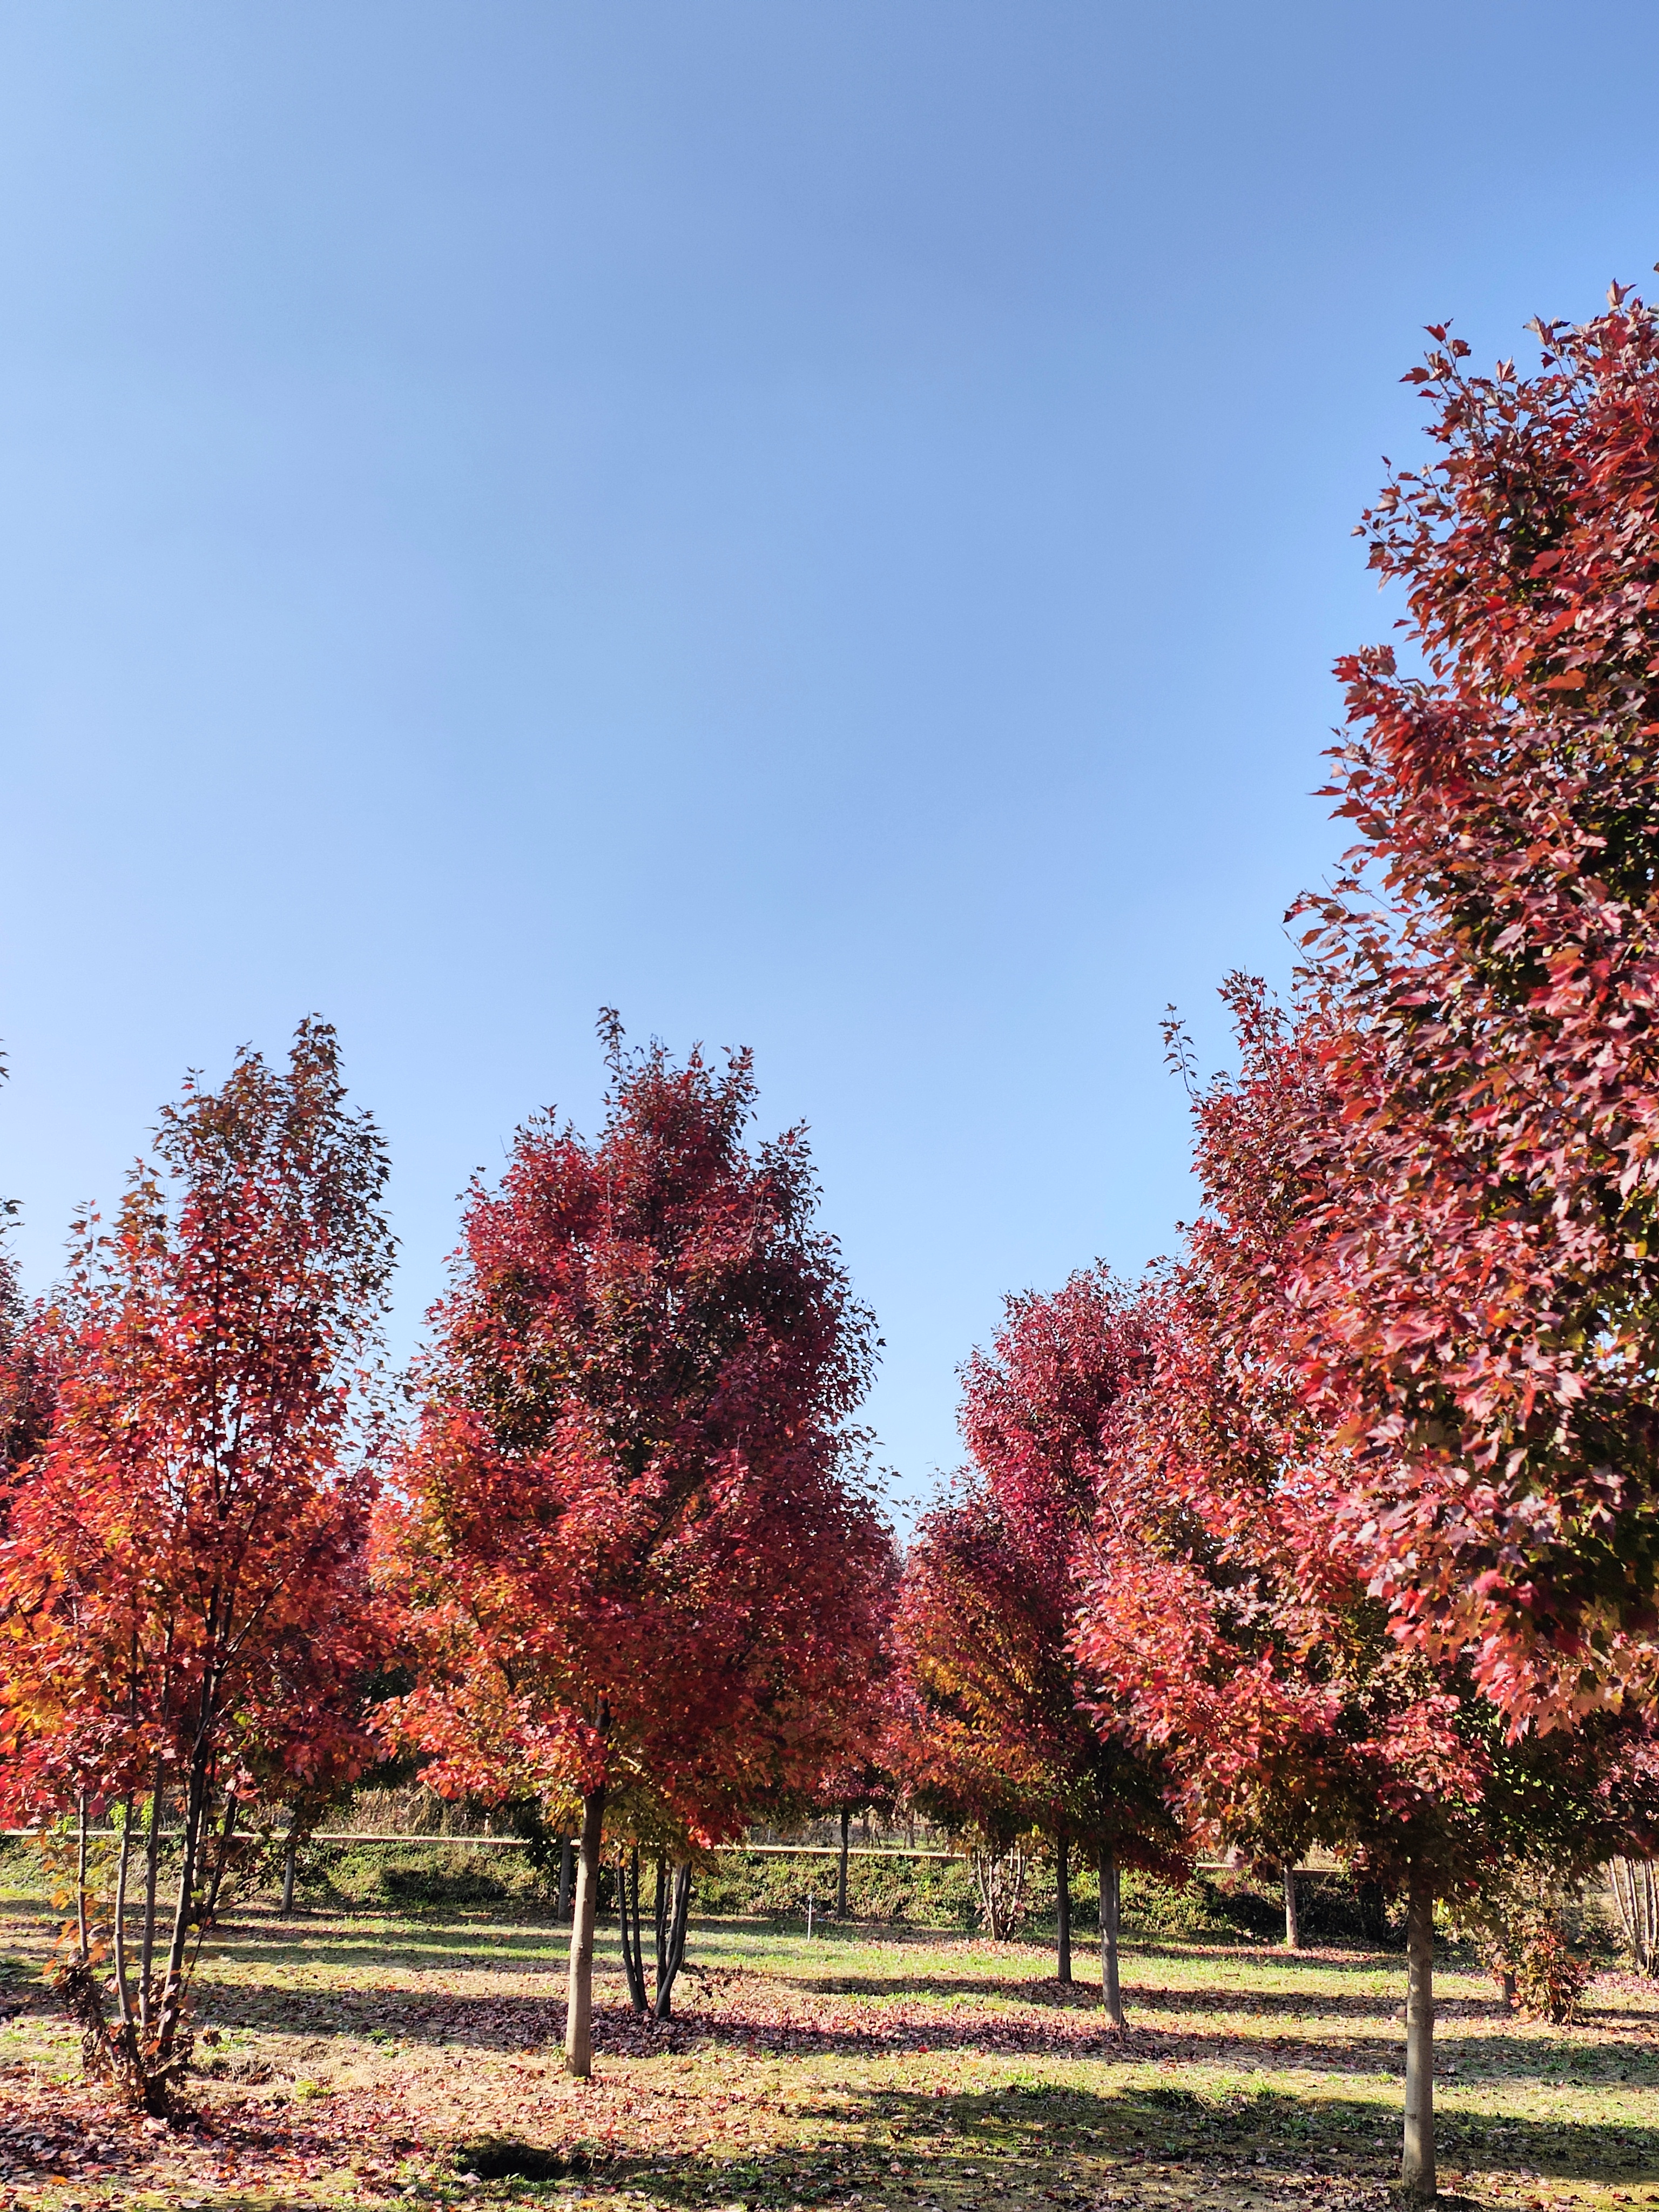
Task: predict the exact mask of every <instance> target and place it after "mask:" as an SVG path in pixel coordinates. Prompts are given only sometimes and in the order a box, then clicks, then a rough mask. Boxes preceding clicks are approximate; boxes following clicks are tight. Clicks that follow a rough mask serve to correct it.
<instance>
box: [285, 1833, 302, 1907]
mask: <svg viewBox="0 0 1659 2212" xmlns="http://www.w3.org/2000/svg"><path fill="white" fill-rule="evenodd" d="M299 1848H300V1847H299V1845H298V1844H296V1843H295V1839H294V1831H293V1829H292V1828H290V1829H289V1833H288V1841H287V1843H286V1844H284V1845H283V1906H282V1911H283V1919H284V1920H286V1919H287V1918H288V1917H289V1914H290V1913H291V1912H292V1911H293V1910H294V1880H295V1875H296V1874H297V1873H298V1871H299V1869H298V1865H297V1863H296V1862H297V1857H298V1852H299Z"/></svg>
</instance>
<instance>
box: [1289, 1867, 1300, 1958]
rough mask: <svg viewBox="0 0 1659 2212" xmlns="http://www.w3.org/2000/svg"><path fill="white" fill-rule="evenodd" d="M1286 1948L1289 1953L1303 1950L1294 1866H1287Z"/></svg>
mask: <svg viewBox="0 0 1659 2212" xmlns="http://www.w3.org/2000/svg"><path fill="white" fill-rule="evenodd" d="M1301 1948H1302V1929H1301V1925H1300V1923H1299V1922H1298V1921H1297V1911H1296V1869H1295V1868H1294V1867H1293V1866H1287V1867H1286V1868H1285V1949H1286V1950H1287V1951H1299V1950H1300V1949H1301Z"/></svg>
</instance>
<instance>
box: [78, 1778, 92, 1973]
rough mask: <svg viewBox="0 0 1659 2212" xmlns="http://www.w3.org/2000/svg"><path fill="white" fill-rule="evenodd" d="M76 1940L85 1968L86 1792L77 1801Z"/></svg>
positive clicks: (87, 1938) (87, 1941) (87, 1939)
mask: <svg viewBox="0 0 1659 2212" xmlns="http://www.w3.org/2000/svg"><path fill="white" fill-rule="evenodd" d="M75 1938H76V1957H77V1958H78V1959H79V1960H80V1961H81V1963H82V1966H84V1965H85V1964H86V1962H87V1957H88V1954H89V1952H90V1951H91V1949H92V1937H91V1931H90V1929H88V1926H87V1793H86V1791H85V1790H82V1791H81V1793H80V1795H79V1796H77V1797H76V1801H75Z"/></svg>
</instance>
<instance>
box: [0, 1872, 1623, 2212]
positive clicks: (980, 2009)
mask: <svg viewBox="0 0 1659 2212" xmlns="http://www.w3.org/2000/svg"><path fill="white" fill-rule="evenodd" d="M51 1934H52V1929H51V1926H50V1923H49V1920H48V1917H47V1916H46V1912H45V1911H44V1909H43V1908H42V1907H40V1905H38V1904H36V1903H33V1902H32V1901H31V1900H30V1899H27V1897H25V1896H23V1895H21V1894H19V1893H15V1892H14V1893H13V1894H12V1895H11V1897H10V1898H9V1900H8V1901H7V1902H6V1903H5V1904H4V1905H0V1957H9V1958H10V1959H12V1960H16V1961H18V1962H19V1963H18V1964H17V1965H15V1966H12V1967H11V1968H10V1969H9V1972H0V2019H4V2018H5V2017H6V2016H7V2015H15V2016H14V2017H13V2018H12V2020H11V2024H10V2025H9V2027H3V2028H0V2205H3V2204H6V2203H19V2204H27V2205H31V2206H33V2205H37V2204H38V2205H42V2206H52V2207H63V2208H64V2212H68V2208H71V2207H79V2208H82V2212H93V2208H94V2207H102V2206H105V2205H114V2204H118V2203H121V2204H127V2205H133V2206H179V2207H181V2208H185V2212H189V2208H192V2207H196V2206H198V2205H201V2206H205V2205H207V2204H210V2203H212V2204H215V2205H217V2204H222V2203H227V2204H228V2203H234V2204H241V2205H247V2206H250V2207H255V2206H257V2207H260V2208H272V2207H276V2206H284V2207H286V2206H299V2205H303V2204H311V2203H315V2204H341V2205H343V2204H347V2203H359V2204H363V2205H390V2204H392V2203H398V2204H401V2205H404V2206H408V2207H410V2208H411V2212H412V2208H413V2207H415V2206H416V2205H421V2206H438V2205H441V2206H460V2207H477V2208H479V2212H484V2208H487V2207H494V2206H496V2205H501V2204H505V2203H523V2204H558V2205H565V2204H573V2205H580V2206H585V2207H592V2208H598V2207H605V2208H611V2207H613V2206H614V2207H619V2206H622V2205H628V2206H630V2207H633V2208H636V2212H640V2209H641V2208H643V2207H646V2206H647V2205H648V2206H655V2207H659V2208H675V2212H691V2208H699V2212H702V2208H709V2207H732V2206H737V2205H742V2206H744V2207H747V2208H750V2212H760V2208H762V2207H766V2208H787V2207H791V2206H800V2207H803V2208H805V2207H815V2208H816V2207H819V2206H838V2207H850V2206H854V2205H857V2206H859V2207H861V2208H868V2212H873V2209H874V2208H876V2207H878V2206H882V2207H890V2208H894V2212H897V2208H901V2207H903V2208H910V2207H916V2208H926V2207H929V2206H939V2207H941V2208H950V2212H959V2208H968V2207H975V2206H981V2205H996V2206H1003V2205H1008V2206H1030V2207H1033V2208H1035V2207H1036V2206H1038V2205H1048V2204H1054V2203H1058V2204H1062V2205H1065V2204H1073V2205H1079V2206H1082V2205H1087V2206H1091V2207H1093V2206H1104V2205H1113V2206H1117V2205H1127V2206H1154V2205H1156V2206H1172V2207H1173V2206H1183V2205H1200V2204H1202V2205H1206V2206H1211V2207H1214V2208H1216V2212H1221V2208H1223V2207H1226V2208H1235V2207H1237V2208H1252V2207H1257V2206H1266V2205H1267V2204H1270V2203H1271V2204H1274V2205H1278V2206H1280V2207H1287V2208H1289V2207H1297V2206H1301V2205H1307V2206H1313V2205H1320V2206H1332V2207H1338V2206H1343V2205H1371V2204H1378V2205H1380V2204H1381V2203H1383V2202H1385V2201H1386V2184H1387V2182H1388V2180H1389V2179H1390V2178H1391V2176H1392V2175H1393V2173H1394V2172H1395V2166H1396V2161H1397V2156H1398V2140H1399V2124H1400V2121H1399V2115H1400V2101H1401V2066H1402V2063H1403V2051H1402V2047H1401V2039H1402V2035H1403V2027H1402V2024H1401V2016H1400V2015H1401V2003H1402V2001H1403V1991H1404V1973H1403V1967H1402V1964H1401V1960H1399V1959H1398V1958H1397V1957H1395V1956H1390V1955H1385V1954H1374V1953H1366V1952H1364V1951H1359V1950H1335V1949H1330V1950H1322V1951H1317V1952H1312V1953H1307V1954H1302V1955H1300V1956H1298V1957H1296V1958H1290V1957H1287V1956H1286V1955H1285V1954H1283V1953H1279V1952H1275V1951H1273V1950H1271V1949H1267V1948H1247V1947H1244V1946H1239V1945H1227V1944H1223V1943H1217V1942H1182V1941H1179V1940H1175V1939H1169V1938H1165V1939H1160V1940H1158V1941H1156V1942H1153V1941H1141V1942H1134V1943H1132V1944H1130V1945H1129V1946H1128V1947H1127V1954H1126V1961H1125V1970H1126V1971H1125V1980H1126V1988H1127V2001H1128V2004H1129V2007H1130V2012H1131V2019H1132V2021H1133V2027H1132V2029H1131V2031H1130V2033H1128V2034H1127V2036H1124V2037H1122V2038H1119V2039H1114V2038H1112V2037H1111V2036H1110V2035H1109V2034H1108V2033H1105V2031H1104V2027H1103V2017H1102V2014H1101V2011H1100V2007H1099V2003H1098V1999H1097V1994H1096V1993H1095V1991H1094V1990H1091V1988H1090V1987H1089V1986H1088V1985H1087V1984H1080V1985H1079V1987H1077V1988H1076V1989H1074V1990H1062V1989H1061V1988H1060V1986H1059V1985H1058V1984H1056V1983H1055V1982H1054V1980H1053V1979H1052V1971H1053V1966H1052V1957H1051V1954H1049V1953H1048V1952H1047V1951H1045V1950H1044V1949H1042V1948H1039V1947H1038V1946H1036V1945H1035V1944H1024V1943H1013V1944H1008V1945H1006V1946H1003V1947H1001V1948H994V1947H993V1946H990V1945H988V1944H984V1943H981V1942H977V1941H975V1940H972V1939H969V1938H954V1937H951V1936H940V1935H939V1934H930V1935H920V1934H913V1933H912V1934H907V1933H899V1932H889V1933H886V1934H878V1933H872V1932H869V1931H860V1932H857V1933H856V1934H851V1933H842V1932H836V1931H830V1932H829V1933H827V1934H825V1935H823V1936H819V1937H818V1938H817V1939H816V1940H814V1941H813V1942H810V1943H809V1942H807V1941H806V1939H805V1935H804V1933H802V1932H800V1931H799V1930H794V1931H790V1930H787V1929H784V1930H780V1929H776V1928H775V1927H772V1926H769V1925H765V1924H760V1923H744V1922H739V1921H732V1920H726V1921H708V1920H702V1921H699V1922H698V1923H696V1925H695V1928H694V1936H693V1957H694V1971H693V1972H692V1973H691V1974H690V1978H689V1980H688V1982H687V1983H686V1984H683V1990H684V1997H683V2010H684V2017H683V2018H681V2019H680V2020H678V2021H674V2022H672V2023H671V2024H669V2025H668V2026H667V2027H665V2028H662V2029H658V2028H655V2027H652V2026H649V2025H645V2024H641V2023H639V2022H636V2021H635V2020H634V2018H633V2016H632V2015H631V2014H630V2013H629V2011H628V2009H627V2006H626V2003H625V2001H624V1998H623V1988H622V1981H621V1974H620V1970H619V1963H618V1960H617V1954H616V1948H615V1940H614V1935H612V1936H611V1937H610V1939H609V1941H608V1943H607V1945H606V1946H605V1948H603V1949H602V1954H601V1972H600V1977H599V1991H598V1995H599V2006H600V2010H599V2021H598V2029H597V2035H596V2042H597V2046H598V2058H597V2062H596V2071H595V2078H594V2080H593V2081H592V2082H591V2083H587V2084H579V2083H575V2082H572V2081H568V2080H566V2078H565V2077H564V2075H562V2071H561V2069H560V2066H559V2063H558V2045H559V2039H560V2036H561V2034H562V2025H563V2007H562V1966H563V1960H564V1948H565V1939H564V1931H563V1930H562V1929H557V1928H555V1927H554V1926H552V1925H551V1924H550V1922H549V1920H548V1918H547V1917H546V1915H545V1913H544V1911H538V1910H536V1909H533V1908H532V1907H530V1906H528V1905H525V1906H517V1905H515V1906H512V1907H503V1906H501V1905H489V1906H487V1907H477V1908H471V1907H456V1908H453V1909H445V1910H441V1911H440V1910H436V1909H434V1908H431V1907H428V1908H427V1909H426V1910H424V1911H422V1912H421V1913H419V1914H418V1915H414V1916H408V1915H405V1916H401V1917H400V1916H398V1915H396V1914H394V1913H391V1912H375V1911H338V1912H315V1913H313V1914H310V1915H308V1916H307V1917H303V1918H302V1919H301V1920H298V1921H295V1922H291V1923H284V1922H282V1921H280V1920H278V1919H277V1918H276V1917H274V1916H273V1915H271V1914H270V1912H269V1911H264V1910H260V1909H250V1910H247V1911H244V1912H243V1913H241V1914H240V1916H239V1917H237V1918H236V1920H235V1921H234V1923H232V1924H230V1925H228V1926H227V1927H226V1928H224V1929H222V1930H221V1931H219V1933H218V1934H216V1936H215V1937H214V1938H213V1939H211V1940H210V1944H209V1946H208V1948H207V1951H206V1953H205V1954H204V1960H203V1964H202V1967H201V1972H200V1975H199V1978H198V1983H197V2016H198V2025H199V2027H201V2028H202V2029H203V2030H204V2035H203V2038H202V2041H201V2045H200V2047H199V2050H198V2054H197V2055H198V2060H199V2061H200V2063H201V2064H202V2066H203V2067H204V2069H208V2070H207V2071H206V2072H204V2075H203V2077H202V2078H201V2080H200V2081H199V2083H198V2090H199V2105H200V2113H201V2118H200V2120H199V2122H198V2124H196V2125H195V2126H193V2127H191V2128H188V2129H182V2130H174V2131H171V2132H169V2131H168V2130H164V2129H161V2128H159V2127H157V2126H156V2125H155V2124H148V2125H147V2124H144V2123H143V2122H138V2121H134V2120H131V2119H130V2118H124V2117H122V2116H121V2115H119V2114H118V2113H116V2112H113V2111H112V2110H111V2108H110V2107H109V2106H108V2105H107V2103H106V2102H105V2101H104V2100H101V2099H100V2097H99V2096H98V2094H97V2093H94V2092H91V2091H89V2090H88V2089H87V2088H86V2087H84V2085H82V2083H81V2082H80V2081H79V2079H78V2070H77V2065H76V2045H75V2039H74V2038H73V2036H72V2035H71V2033H70V2032H69V2031H68V2030H67V2029H66V2028H65V2027H62V2026H61V2025H59V2024H58V2022H57V2021H56V2020H55V2019H54V2018H53V2016H52V2012H51V2009H50V2004H49V2001H48V2000H47V1998H46V1995H45V1993H44V1992H43V1991H42V1990H40V1985H39V1983H38V1980H37V1979H36V1972H37V1970H38V1967H39V1965H40V1961H41V1960H43V1959H44V1957H45V1956H46V1951H47V1948H48V1946H49V1942H50V1938H51ZM1088 1964H1089V1960H1088V1954H1087V1953H1086V1950H1085V1951H1083V1952H1082V1953H1081V1954H1080V1956H1079V1970H1080V1971H1085V1972H1086V1970H1087V1966H1088ZM1440 1996H1441V2000H1442V2006H1441V2033H1440V2037H1439V2045H1438V2050H1439V2058H1440V2071H1441V2074H1442V2075H1443V2080H1442V2083H1441V2087H1440V2089H1439V2103H1440V2112H1441V2142H1442V2168H1443V2185H1444V2186H1445V2187H1446V2188H1448V2189H1449V2190H1457V2191H1462V2192H1463V2193H1465V2194H1466V2195H1467V2196H1468V2197H1472V2198H1474V2200H1476V2201H1477V2202H1480V2203H1492V2204H1500V2203H1501V2204H1504V2205H1511V2204H1519V2205H1522V2206H1552V2207H1553V2206H1566V2205H1578V2206H1583V2207H1585V2208H1598V2212H1599V2208H1611V2207H1613V2206H1614V2205H1625V2204H1637V2205H1642V2204H1654V2205H1659V2109H1656V2106H1655V2103H1654V2091H1655V2088H1656V2087H1659V1993H1656V1992H1655V1991H1654V1990H1652V1989H1651V1988H1650V1986H1648V1985H1647V1984H1639V1983H1638V1982H1636V1981H1634V1980H1633V1979H1631V1978H1625V1977H1621V1976H1617V1975H1603V1976H1602V1977H1601V1978H1599V1979H1598V1981H1597V1982H1596V1984H1595V1985H1594V1986H1593V1988H1592V1990H1591V1991H1590V1993H1589V2001H1588V2004H1587V2007H1586V2010H1585V2013H1584V2016H1583V2020H1582V2021H1581V2022H1580V2023H1579V2024H1578V2025H1577V2026H1576V2027H1570V2028H1564V2029H1552V2028H1547V2027H1535V2026H1532V2025H1529V2024H1526V2023H1522V2022H1520V2021H1516V2020H1514V2019H1512V2018H1510V2016H1508V2015H1505V2014H1504V2013H1503V2012H1502V2011H1501V2010H1500V2009H1499V2008H1498V2004H1497V2002H1496V2001H1495V1998H1494V1994H1493V1992H1492V1990H1491V1988H1490V1986H1489V1985H1488V1984H1486V1983H1485V1982H1483V1981H1482V1980H1481V1979H1480V1978H1478V1977H1477V1976H1475V1975H1474V1974H1473V1973H1472V1972H1468V1970H1467V1968H1466V1967H1464V1968H1460V1967H1459V1966H1458V1964H1457V1963H1456V1961H1455V1960H1451V1961H1449V1963H1448V1965H1447V1966H1446V1969H1445V1971H1444V1972H1443V1974H1442V1977H1441V1980H1440ZM210 2038H211V2039H210Z"/></svg>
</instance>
